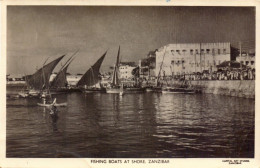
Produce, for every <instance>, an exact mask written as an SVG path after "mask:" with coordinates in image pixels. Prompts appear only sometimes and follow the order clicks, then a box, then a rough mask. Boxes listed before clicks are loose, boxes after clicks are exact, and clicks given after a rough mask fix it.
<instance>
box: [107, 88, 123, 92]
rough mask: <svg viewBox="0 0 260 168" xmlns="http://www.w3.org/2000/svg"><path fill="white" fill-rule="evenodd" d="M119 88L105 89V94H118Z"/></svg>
mask: <svg viewBox="0 0 260 168" xmlns="http://www.w3.org/2000/svg"><path fill="white" fill-rule="evenodd" d="M120 91H121V90H120V88H107V89H106V92H107V93H120Z"/></svg>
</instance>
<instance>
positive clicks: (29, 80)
mask: <svg viewBox="0 0 260 168" xmlns="http://www.w3.org/2000/svg"><path fill="white" fill-rule="evenodd" d="M64 56H65V55H62V56H61V57H59V58H57V59H55V60H53V61H52V62H50V63H48V64H46V65H45V63H46V62H47V60H48V59H47V60H46V61H45V62H44V64H43V67H42V68H41V69H39V70H37V71H36V72H35V73H34V74H32V75H27V76H25V81H26V84H27V87H28V89H27V90H25V91H22V92H20V93H19V95H20V96H22V97H26V96H27V97H37V96H40V95H41V93H42V92H43V91H44V90H46V89H48V88H49V80H50V76H51V73H52V71H53V70H54V68H55V67H56V66H57V64H58V63H59V62H60V61H61V59H62V58H63V57H64Z"/></svg>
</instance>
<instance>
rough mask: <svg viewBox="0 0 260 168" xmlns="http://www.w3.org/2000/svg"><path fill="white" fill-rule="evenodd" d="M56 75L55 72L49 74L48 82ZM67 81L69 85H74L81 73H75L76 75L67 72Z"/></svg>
mask: <svg viewBox="0 0 260 168" xmlns="http://www.w3.org/2000/svg"><path fill="white" fill-rule="evenodd" d="M56 76H57V73H53V74H51V76H50V82H52V81H53V79H54V78H55V77H56ZM66 77H67V81H68V84H69V85H71V86H75V85H76V84H77V83H78V81H79V80H80V79H81V77H82V74H77V75H71V74H67V76H66Z"/></svg>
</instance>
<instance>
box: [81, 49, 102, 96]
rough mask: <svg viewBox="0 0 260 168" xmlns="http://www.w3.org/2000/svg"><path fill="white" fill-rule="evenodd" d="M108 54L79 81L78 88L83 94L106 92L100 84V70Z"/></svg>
mask: <svg viewBox="0 0 260 168" xmlns="http://www.w3.org/2000/svg"><path fill="white" fill-rule="evenodd" d="M106 54H107V52H105V53H104V54H103V55H102V56H101V57H100V58H99V59H98V60H97V62H96V63H95V64H94V65H93V66H91V67H90V68H89V69H88V70H87V72H86V73H85V74H84V75H83V76H82V77H81V79H80V80H79V81H78V83H77V86H78V87H79V88H80V90H81V91H82V92H85V93H92V92H105V91H106V90H105V88H103V87H102V86H101V84H100V72H99V69H100V67H101V64H102V62H103V60H104V58H105V56H106Z"/></svg>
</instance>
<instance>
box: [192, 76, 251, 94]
mask: <svg viewBox="0 0 260 168" xmlns="http://www.w3.org/2000/svg"><path fill="white" fill-rule="evenodd" d="M191 85H192V86H194V87H195V88H196V89H198V90H201V92H202V93H212V94H219V95H227V96H236V97H244V98H255V81H254V80H214V81H213V80H212V81H191Z"/></svg>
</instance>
